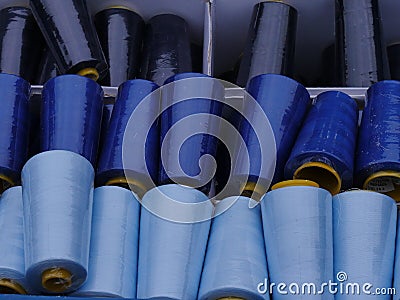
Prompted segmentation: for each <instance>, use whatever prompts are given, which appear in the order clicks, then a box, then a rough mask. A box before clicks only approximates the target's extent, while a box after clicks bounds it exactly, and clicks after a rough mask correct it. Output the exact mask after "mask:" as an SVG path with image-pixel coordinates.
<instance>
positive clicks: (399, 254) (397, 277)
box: [393, 210, 400, 293]
mask: <svg viewBox="0 0 400 300" xmlns="http://www.w3.org/2000/svg"><path fill="white" fill-rule="evenodd" d="M396 232H397V235H396V247H395V248H396V256H395V261H394V270H393V275H394V276H393V287H394V288H395V289H396V293H398V291H400V234H399V232H400V210H397V230H396Z"/></svg>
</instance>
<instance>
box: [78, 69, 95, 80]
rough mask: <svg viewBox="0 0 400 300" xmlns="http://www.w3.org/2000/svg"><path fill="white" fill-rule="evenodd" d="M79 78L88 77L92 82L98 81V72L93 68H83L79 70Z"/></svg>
mask: <svg viewBox="0 0 400 300" xmlns="http://www.w3.org/2000/svg"><path fill="white" fill-rule="evenodd" d="M77 74H78V75H80V76H84V77H88V78H90V79H92V80H94V81H97V80H98V79H99V72H97V70H96V69H95V68H85V69H82V70H80V71H79V72H78V73H77Z"/></svg>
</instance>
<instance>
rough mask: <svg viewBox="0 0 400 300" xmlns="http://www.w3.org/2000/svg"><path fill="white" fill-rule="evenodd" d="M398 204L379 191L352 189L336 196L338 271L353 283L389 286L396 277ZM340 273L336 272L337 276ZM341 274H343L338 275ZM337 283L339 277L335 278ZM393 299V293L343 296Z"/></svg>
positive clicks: (334, 215) (335, 261)
mask: <svg viewBox="0 0 400 300" xmlns="http://www.w3.org/2000/svg"><path fill="white" fill-rule="evenodd" d="M396 218H397V209H396V204H395V202H394V201H393V199H391V198H390V197H388V196H386V195H382V194H378V193H375V192H368V191H350V192H345V193H341V194H338V195H336V196H335V197H333V245H334V251H333V252H334V271H335V274H337V273H339V272H345V273H346V275H347V278H348V280H347V281H346V283H347V282H349V283H358V284H360V286H362V285H363V284H365V283H369V284H371V285H372V287H373V289H372V290H371V291H374V288H389V287H391V286H392V280H393V264H394V252H395V240H396ZM335 276H336V275H335ZM337 277H339V276H337ZM335 279H336V282H339V281H338V278H335ZM367 298H368V299H382V300H383V299H387V300H389V299H391V295H378V294H376V295H361V296H360V295H346V294H337V295H336V296H335V299H336V300H342V299H346V300H348V299H367Z"/></svg>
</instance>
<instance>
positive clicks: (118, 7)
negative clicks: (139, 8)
mask: <svg viewBox="0 0 400 300" xmlns="http://www.w3.org/2000/svg"><path fill="white" fill-rule="evenodd" d="M113 8H117V9H125V10H130V11H133V10H132V9H131V8H129V7H127V6H123V5H113V6H110V7H107V8H106V9H105V10H107V9H113Z"/></svg>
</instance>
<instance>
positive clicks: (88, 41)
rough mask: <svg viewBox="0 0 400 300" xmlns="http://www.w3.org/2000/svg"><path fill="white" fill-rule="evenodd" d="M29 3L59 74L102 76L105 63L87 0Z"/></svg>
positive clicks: (52, 0) (94, 77) (97, 77)
mask: <svg viewBox="0 0 400 300" xmlns="http://www.w3.org/2000/svg"><path fill="white" fill-rule="evenodd" d="M30 6H31V9H32V12H33V15H34V16H35V19H36V21H37V23H38V25H39V28H40V30H41V31H42V33H43V36H44V38H45V40H46V42H47V45H48V46H49V48H50V50H51V52H52V53H53V56H54V59H55V61H56V63H57V66H58V68H59V70H60V72H61V73H62V74H65V73H69V74H78V75H81V76H86V77H88V78H91V79H93V80H95V81H96V80H97V79H99V78H102V77H103V76H104V74H105V72H106V71H107V64H106V62H105V58H104V54H103V52H102V50H101V46H100V42H99V39H98V37H97V34H96V30H95V27H94V25H93V23H92V18H91V16H90V14H89V12H88V9H87V6H86V1H84V0H71V1H54V0H30Z"/></svg>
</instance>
